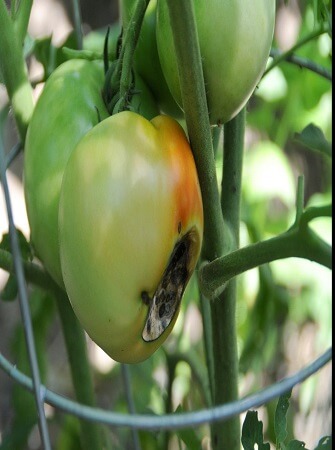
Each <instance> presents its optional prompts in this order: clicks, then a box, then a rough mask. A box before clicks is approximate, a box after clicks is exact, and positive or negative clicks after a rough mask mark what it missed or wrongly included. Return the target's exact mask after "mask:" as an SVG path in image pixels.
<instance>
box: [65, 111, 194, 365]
mask: <svg viewBox="0 0 335 450" xmlns="http://www.w3.org/2000/svg"><path fill="white" fill-rule="evenodd" d="M191 228H195V230H196V235H197V245H196V250H195V253H196V254H195V255H194V259H193V263H192V264H193V268H194V266H195V264H196V260H197V258H198V256H199V252H200V248H201V240H202V230H203V216H202V201H201V194H200V189H199V185H198V178H197V173H196V169H195V165H194V160H193V156H192V153H191V150H190V147H189V144H188V141H187V139H186V136H185V134H184V132H183V130H182V128H181V127H180V126H179V125H178V124H177V122H175V121H174V120H173V119H171V118H169V117H166V116H158V117H156V118H154V119H153V120H152V121H151V122H150V121H148V120H146V119H144V118H143V117H141V116H140V115H138V114H136V113H133V112H129V111H128V112H122V113H119V114H116V115H114V116H111V117H110V118H108V119H106V120H104V121H103V122H101V123H100V124H99V125H97V126H96V127H95V128H94V129H93V130H92V131H90V132H89V133H87V134H86V136H85V137H84V138H83V139H82V140H81V142H80V143H79V144H78V146H77V147H76V149H75V150H74V152H73V153H72V155H71V157H70V160H69V162H68V165H67V167H66V170H65V174H64V179H63V183H62V192H61V201H60V213H59V235H60V254H61V266H62V273H63V279H64V283H65V286H66V290H67V293H68V295H69V299H70V301H71V304H72V306H73V309H74V311H75V313H76V315H77V317H78V318H79V320H80V322H81V324H82V326H83V327H84V329H85V330H86V331H87V333H88V334H89V336H90V337H91V338H92V339H93V340H94V341H95V342H96V343H97V344H98V345H99V346H100V347H101V348H102V349H103V350H104V351H105V352H106V353H107V354H108V355H109V356H110V357H111V358H113V359H114V360H116V361H120V362H124V363H136V362H140V361H143V360H144V359H146V358H148V357H149V356H150V355H151V354H152V353H153V352H154V351H155V350H156V349H157V348H158V347H159V346H160V345H161V344H162V343H163V341H164V340H165V339H166V337H167V336H168V335H169V333H170V331H171V330H172V328H173V325H174V322H175V320H176V319H177V316H178V312H177V313H176V314H175V316H174V318H173V321H172V323H171V324H170V325H169V327H168V328H167V329H166V330H165V331H164V333H163V334H162V335H161V336H160V337H159V338H158V339H157V340H155V341H152V342H145V341H144V340H143V339H142V331H143V328H144V325H145V320H146V317H147V314H148V305H147V304H145V303H144V302H143V300H142V298H141V293H142V292H144V291H145V292H147V293H148V294H149V295H150V296H152V295H153V294H154V292H155V289H156V288H157V286H158V284H159V281H160V279H161V277H162V274H163V272H164V270H165V268H166V266H167V264H168V261H169V257H170V255H171V253H172V250H173V248H174V245H175V244H176V242H177V241H178V240H179V239H180V238H181V237H182V236H183V235H184V234H185V233H187V231H189V230H190V229H191Z"/></svg>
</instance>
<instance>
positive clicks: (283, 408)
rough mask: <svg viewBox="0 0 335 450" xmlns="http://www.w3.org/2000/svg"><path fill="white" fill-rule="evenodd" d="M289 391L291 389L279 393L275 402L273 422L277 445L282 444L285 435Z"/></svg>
mask: <svg viewBox="0 0 335 450" xmlns="http://www.w3.org/2000/svg"><path fill="white" fill-rule="evenodd" d="M291 393H292V391H289V392H286V393H285V394H283V395H281V396H280V397H279V400H278V403H277V408H276V412H275V423H274V428H275V435H276V445H277V447H278V446H280V444H283V443H284V441H285V439H286V437H287V429H286V426H287V421H286V414H287V410H288V407H289V406H290V397H291Z"/></svg>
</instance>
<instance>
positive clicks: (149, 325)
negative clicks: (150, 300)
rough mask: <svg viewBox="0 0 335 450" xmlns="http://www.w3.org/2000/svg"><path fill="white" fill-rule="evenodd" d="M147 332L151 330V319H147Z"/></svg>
mask: <svg viewBox="0 0 335 450" xmlns="http://www.w3.org/2000/svg"><path fill="white" fill-rule="evenodd" d="M147 332H148V333H149V334H150V332H151V320H150V319H149V320H148V321H147Z"/></svg>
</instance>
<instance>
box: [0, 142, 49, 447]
mask: <svg viewBox="0 0 335 450" xmlns="http://www.w3.org/2000/svg"><path fill="white" fill-rule="evenodd" d="M6 166H7V161H6V157H5V152H4V148H3V142H2V139H0V179H1V181H2V186H3V192H4V197H5V204H6V209H7V216H8V226H9V235H10V243H11V249H12V253H13V259H14V269H15V273H16V277H17V284H18V293H19V304H20V310H21V315H22V320H23V328H24V333H25V339H26V345H27V350H28V357H29V364H30V368H31V373H32V384H33V390H34V394H35V401H36V406H37V412H38V423H39V429H40V434H41V440H42V443H43V448H44V449H45V450H49V449H50V450H51V444H50V437H49V430H48V426H47V421H46V417H45V413H44V406H43V403H44V389H45V388H44V386H42V385H41V379H40V373H39V368H38V363H37V355H36V347H35V340H34V333H33V327H32V322H31V316H30V310H29V303H28V293H27V286H26V281H25V277H24V271H23V264H22V258H21V251H20V246H19V242H18V237H17V232H16V228H15V225H14V220H13V212H12V206H11V198H10V192H9V188H8V183H7V176H6Z"/></svg>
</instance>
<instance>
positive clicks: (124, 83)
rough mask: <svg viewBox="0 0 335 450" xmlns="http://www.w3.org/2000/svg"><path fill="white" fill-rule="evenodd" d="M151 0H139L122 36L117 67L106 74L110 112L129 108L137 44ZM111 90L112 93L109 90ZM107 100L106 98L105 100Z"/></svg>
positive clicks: (105, 90)
mask: <svg viewBox="0 0 335 450" xmlns="http://www.w3.org/2000/svg"><path fill="white" fill-rule="evenodd" d="M148 4H149V0H137V2H136V4H135V8H134V11H133V14H132V16H131V19H130V21H129V24H128V26H127V28H126V30H125V33H124V34H123V37H122V45H121V49H120V54H119V57H118V59H117V61H116V64H115V67H111V68H110V71H108V72H107V74H106V82H105V88H104V98H105V99H106V98H107V102H106V105H107V107H108V110H109V112H110V114H117V113H118V112H121V111H125V110H127V109H129V105H130V102H131V98H132V95H133V93H134V92H133V85H134V77H133V72H132V70H133V60H134V52H135V48H136V44H137V41H138V38H139V35H140V31H141V26H142V22H143V18H144V14H145V11H146V9H147V6H148ZM108 90H111V93H109V92H108ZM105 101H106V100H105Z"/></svg>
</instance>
